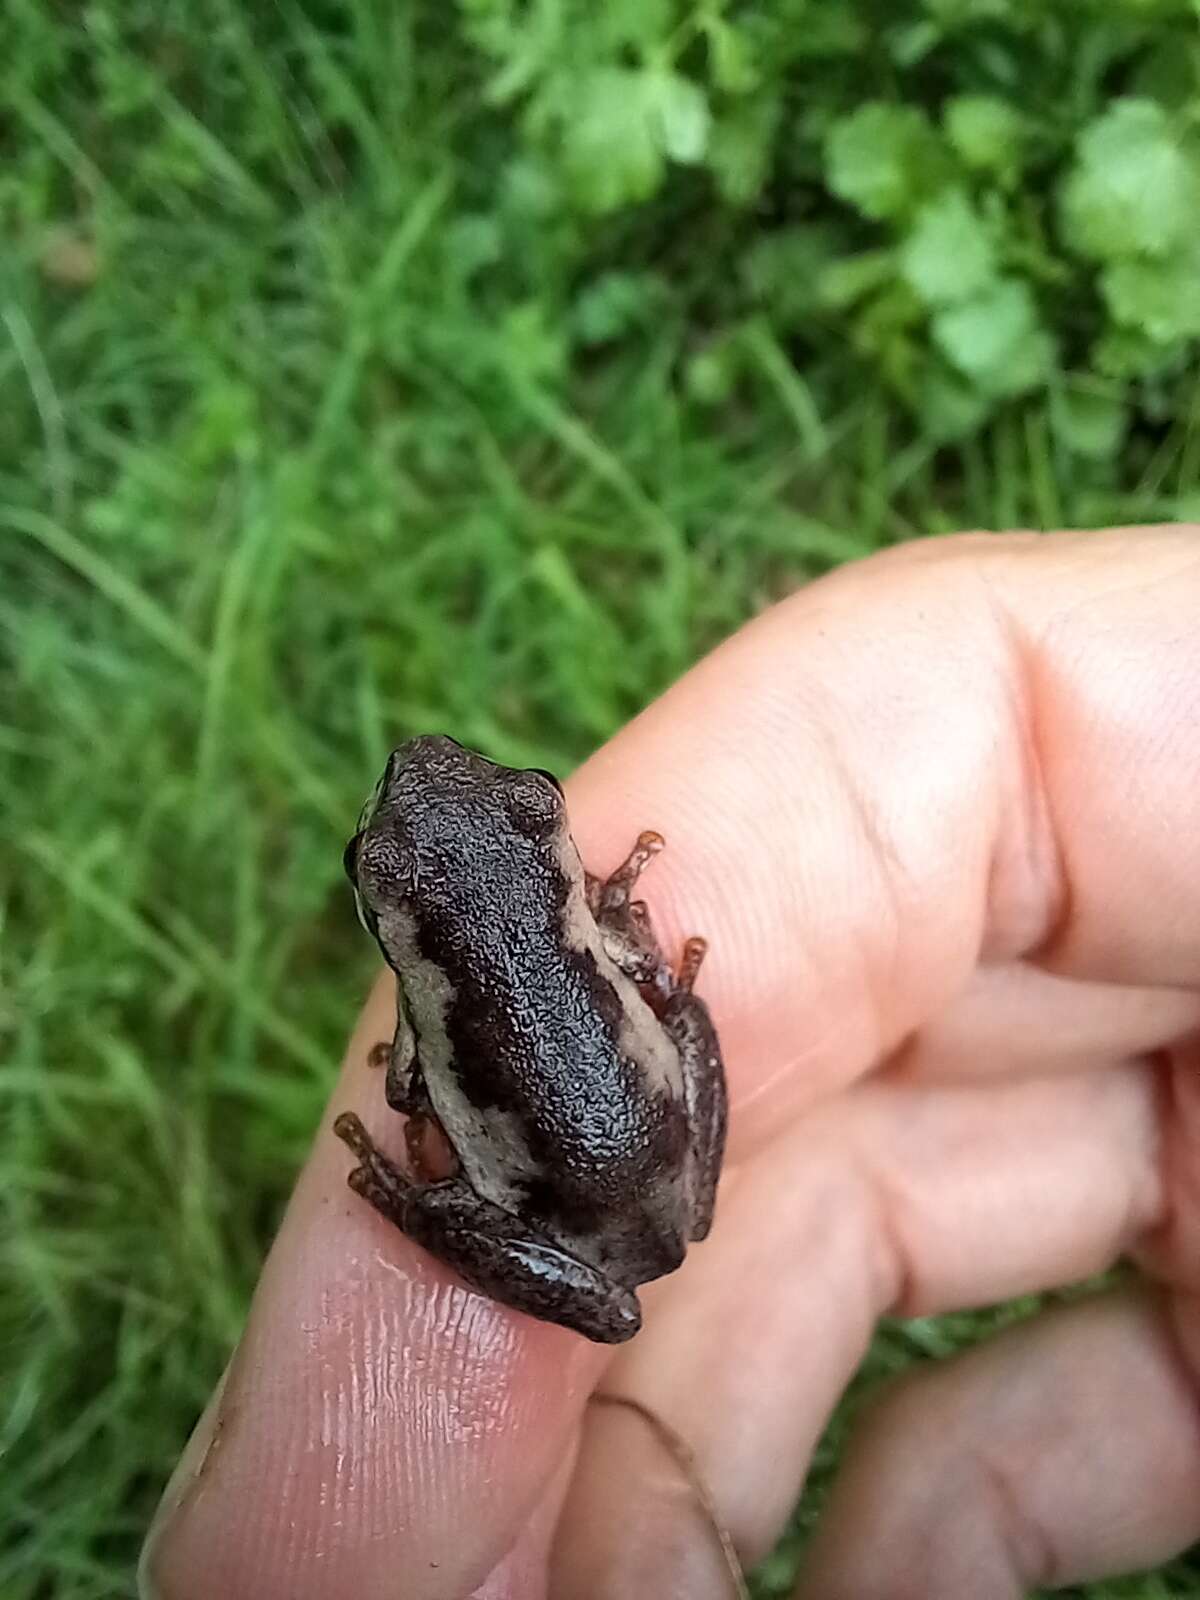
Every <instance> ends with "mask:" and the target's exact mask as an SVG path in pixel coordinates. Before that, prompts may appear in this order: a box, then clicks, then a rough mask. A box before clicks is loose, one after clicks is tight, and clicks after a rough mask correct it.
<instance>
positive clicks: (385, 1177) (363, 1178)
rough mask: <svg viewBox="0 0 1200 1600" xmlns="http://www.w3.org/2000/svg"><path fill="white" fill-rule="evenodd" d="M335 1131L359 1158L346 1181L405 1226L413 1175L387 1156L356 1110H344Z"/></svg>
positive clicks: (380, 1209) (334, 1128)
mask: <svg viewBox="0 0 1200 1600" xmlns="http://www.w3.org/2000/svg"><path fill="white" fill-rule="evenodd" d="M333 1131H334V1133H336V1134H337V1136H338V1138H339V1139H341V1140H342V1142H343V1144H348V1145H349V1146H350V1148H351V1150H353V1152H354V1154H355V1155H356V1156H357V1157H358V1166H356V1167H355V1168H354V1170H353V1172H351V1174H350V1176H349V1177H348V1178H347V1180H346V1181H347V1183H348V1184H349V1185H350V1187H351V1188H352V1189H353V1190H354V1192H355V1194H360V1195H362V1197H363V1199H364V1200H369V1201H370V1203H371V1204H372V1205H373V1206H374V1207H375V1209H376V1211H378V1212H380V1213H381V1214H382V1215H383V1216H385V1217H386V1218H387V1219H388V1221H389V1222H394V1223H395V1224H396V1226H397V1227H398V1228H400V1229H403V1227H404V1214H405V1204H406V1202H407V1200H408V1197H409V1195H410V1194H411V1193H412V1191H413V1182H412V1180H411V1178H409V1176H408V1174H407V1173H405V1172H402V1171H401V1170H400V1168H399V1167H398V1166H397V1165H396V1164H395V1162H394V1161H391V1160H389V1159H388V1157H387V1156H385V1155H384V1153H383V1151H382V1150H380V1148H379V1146H378V1145H377V1144H376V1143H375V1141H374V1140H373V1139H372V1138H371V1135H370V1134H369V1133H368V1132H367V1130H366V1129H365V1128H364V1127H363V1125H362V1123H361V1122H360V1121H359V1119H358V1118H357V1117H356V1116H355V1115H354V1112H353V1111H343V1112H342V1114H341V1116H339V1117H338V1118H337V1119H336V1121H335V1122H334V1124H333Z"/></svg>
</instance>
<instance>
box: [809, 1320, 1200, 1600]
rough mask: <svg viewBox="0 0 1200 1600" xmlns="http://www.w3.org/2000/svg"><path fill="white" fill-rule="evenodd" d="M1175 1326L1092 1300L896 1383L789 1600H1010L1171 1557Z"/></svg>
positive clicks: (1197, 1407) (1177, 1519)
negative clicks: (794, 1596)
mask: <svg viewBox="0 0 1200 1600" xmlns="http://www.w3.org/2000/svg"><path fill="white" fill-rule="evenodd" d="M1179 1314H1180V1308H1179V1306H1178V1305H1176V1306H1171V1305H1170V1304H1169V1303H1166V1302H1164V1301H1163V1300H1161V1299H1159V1298H1158V1297H1156V1296H1151V1295H1133V1294H1124V1295H1112V1296H1106V1297H1103V1298H1101V1299H1098V1300H1096V1301H1093V1302H1089V1303H1084V1304H1081V1305H1076V1306H1072V1307H1069V1308H1067V1309H1064V1310H1061V1311H1056V1312H1052V1313H1047V1314H1044V1315H1042V1316H1040V1317H1038V1318H1035V1319H1034V1320H1033V1321H1031V1322H1029V1323H1027V1324H1024V1325H1022V1326H1021V1327H1018V1328H1015V1329H1012V1330H1009V1331H1007V1332H1005V1333H1003V1334H1001V1335H999V1336H998V1337H997V1338H995V1339H994V1340H992V1341H991V1342H990V1343H989V1344H987V1345H983V1346H980V1347H979V1348H978V1349H976V1350H972V1351H969V1352H968V1353H967V1354H965V1355H963V1356H960V1357H958V1358H956V1359H955V1360H953V1361H949V1362H946V1363H944V1364H941V1365H939V1366H937V1367H933V1368H929V1369H925V1370H922V1371H920V1372H918V1373H917V1374H915V1375H914V1376H912V1377H909V1378H906V1379H904V1380H901V1382H900V1383H899V1384H897V1385H896V1386H894V1388H893V1389H892V1390H891V1391H890V1392H889V1393H888V1394H886V1396H885V1397H884V1398H883V1399H882V1401H880V1402H879V1403H878V1404H877V1406H876V1407H875V1409H874V1412H873V1414H871V1415H870V1416H869V1417H868V1419H867V1420H865V1421H864V1422H863V1423H862V1424H861V1426H860V1428H859V1430H858V1431H857V1434H856V1437H855V1438H854V1440H853V1441H852V1443H851V1446H850V1448H849V1451H848V1459H847V1461H846V1464H845V1466H844V1468H843V1471H842V1472H841V1474H840V1475H839V1477H838V1480H837V1482H836V1484H835V1486H834V1489H833V1491H832V1494H831V1496H830V1500H829V1504H828V1506H827V1508H826V1513H825V1516H824V1518H823V1520H822V1522H821V1525H820V1527H819V1528H818V1531H817V1534H816V1538H815V1540H814V1543H813V1545H812V1547H811V1549H810V1552H809V1558H808V1561H807V1563H806V1567H805V1571H804V1577H803V1581H802V1583H801V1586H800V1589H799V1591H798V1600H961V1597H962V1596H964V1595H970V1596H971V1600H1021V1597H1022V1596H1024V1595H1025V1594H1026V1593H1027V1592H1028V1591H1029V1590H1030V1589H1032V1588H1042V1587H1045V1588H1057V1587H1060V1586H1061V1585H1063V1584H1067V1583H1079V1582H1085V1581H1087V1580H1089V1579H1092V1578H1098V1577H1103V1576H1108V1575H1113V1574H1117V1573H1123V1572H1129V1571H1133V1570H1135V1569H1138V1568H1141V1567H1149V1566H1154V1565H1157V1564H1159V1563H1161V1562H1163V1561H1166V1560H1168V1559H1169V1558H1170V1557H1172V1556H1174V1555H1177V1554H1179V1553H1180V1552H1181V1551H1182V1550H1184V1549H1186V1548H1187V1547H1188V1545H1189V1544H1191V1543H1192V1541H1193V1540H1195V1539H1197V1538H1200V1421H1198V1418H1200V1404H1198V1402H1200V1372H1198V1371H1197V1369H1196V1368H1195V1366H1194V1365H1190V1364H1189V1362H1188V1361H1187V1360H1186V1359H1185V1357H1184V1354H1183V1347H1182V1345H1181V1343H1180V1341H1179V1340H1178V1338H1177V1337H1176V1335H1175V1331H1174V1325H1175V1320H1176V1316H1177V1315H1179ZM1187 1318H1188V1321H1189V1324H1190V1326H1191V1328H1192V1332H1193V1338H1194V1337H1195V1335H1196V1328H1197V1324H1196V1321H1195V1303H1194V1302H1193V1304H1192V1306H1191V1307H1190V1308H1189V1309H1188V1312H1187Z"/></svg>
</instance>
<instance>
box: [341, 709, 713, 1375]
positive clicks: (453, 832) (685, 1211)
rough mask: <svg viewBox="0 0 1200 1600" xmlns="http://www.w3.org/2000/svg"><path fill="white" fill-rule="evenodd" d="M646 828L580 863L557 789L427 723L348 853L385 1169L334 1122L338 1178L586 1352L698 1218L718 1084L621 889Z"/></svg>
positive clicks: (386, 779)
mask: <svg viewBox="0 0 1200 1600" xmlns="http://www.w3.org/2000/svg"><path fill="white" fill-rule="evenodd" d="M663 843H664V841H663V837H662V835H661V834H659V833H657V832H655V831H653V830H644V831H643V832H642V833H640V835H639V836H638V837H637V839H636V842H635V844H634V845H633V848H632V849H631V850H630V851H629V853H628V855H627V856H626V857H625V859H624V860H623V861H622V862H621V863H620V865H619V866H617V867H616V868H615V869H614V870H613V871H612V872H610V873H609V874H608V875H607V876H603V877H602V876H598V875H596V874H593V873H591V872H588V871H586V870H585V868H584V866H583V863H582V861H581V859H580V855H579V852H578V849H577V847H576V845H575V843H574V840H573V839H572V837H571V833H570V829H569V825H568V818H567V812H566V802H565V798H564V792H563V788H562V785H561V784H560V783H559V781H558V779H557V778H555V777H554V775H553V774H552V773H550V772H548V771H546V770H544V769H541V768H537V767H525V768H522V767H506V766H502V765H500V764H499V763H497V762H493V761H491V760H489V759H488V758H487V757H486V756H483V755H481V754H479V753H478V752H476V751H474V750H471V749H468V748H467V747H466V746H464V745H462V744H460V743H459V742H458V741H456V740H454V739H452V738H450V737H449V736H447V735H444V734H424V735H420V736H418V737H415V738H412V739H410V740H408V741H407V742H406V743H404V744H402V745H400V746H399V747H398V748H397V749H395V750H393V751H392V753H391V755H390V756H389V757H388V761H387V765H386V767H385V769H384V772H383V776H382V777H381V779H380V781H379V783H378V784H377V785H376V788H375V791H374V793H373V795H372V796H371V798H370V799H369V800H368V802H367V805H366V806H365V807H364V810H363V813H362V815H361V817H360V819H359V826H358V828H357V831H356V832H355V834H354V836H353V837H352V838H351V840H350V842H349V844H348V845H347V846H346V851H345V867H346V871H347V873H348V875H349V877H350V880H351V883H352V885H353V888H354V895H355V900H356V904H357V907H358V912H359V917H360V919H361V921H362V923H363V925H364V926H365V927H366V929H367V930H368V931H369V932H370V933H371V934H372V935H373V937H374V938H375V940H376V942H377V944H378V946H379V949H380V951H381V953H382V955H383V958H384V960H385V962H386V963H387V965H388V967H390V968H391V970H392V972H393V973H394V975H395V978H396V1021H395V1028H394V1033H393V1036H392V1037H391V1039H389V1040H385V1041H383V1042H382V1043H380V1044H379V1045H377V1046H375V1048H374V1050H373V1051H372V1052H371V1060H372V1061H373V1062H374V1064H375V1065H376V1066H377V1067H379V1068H381V1069H383V1070H384V1072H385V1078H384V1098H385V1100H386V1103H387V1105H388V1106H389V1107H390V1108H391V1109H392V1110H393V1111H396V1112H398V1113H401V1114H402V1115H403V1116H404V1117H405V1118H407V1122H406V1124H405V1129H404V1145H405V1151H406V1160H405V1162H404V1163H403V1164H401V1163H400V1162H398V1161H396V1160H394V1159H392V1157H391V1156H389V1155H388V1154H387V1153H385V1151H384V1150H382V1149H381V1148H380V1146H379V1145H378V1144H377V1143H376V1141H375V1140H374V1139H373V1138H372V1137H371V1135H370V1134H369V1133H368V1131H367V1129H366V1128H365V1126H364V1124H363V1122H362V1121H361V1119H360V1118H359V1117H358V1116H357V1114H356V1113H355V1112H353V1111H343V1112H342V1113H341V1114H340V1115H339V1116H338V1117H337V1118H336V1120H335V1122H334V1125H333V1126H334V1131H335V1133H336V1134H337V1136H338V1137H339V1138H340V1139H341V1140H342V1141H343V1142H344V1143H345V1144H346V1145H347V1146H349V1148H350V1150H351V1151H352V1152H353V1154H354V1156H355V1157H356V1158H357V1165H356V1166H355V1167H354V1168H353V1169H352V1170H351V1172H350V1173H349V1178H348V1181H349V1184H350V1187H351V1189H353V1190H354V1191H355V1192H356V1193H357V1194H358V1195H360V1196H361V1197H362V1198H363V1199H365V1200H366V1201H368V1202H369V1203H370V1205H371V1206H373V1207H374V1208H375V1209H376V1210H377V1211H378V1212H379V1213H380V1214H381V1215H382V1216H384V1217H386V1218H387V1219H388V1220H389V1221H391V1222H392V1223H394V1224H395V1225H396V1226H397V1227H398V1228H399V1229H400V1230H401V1231H402V1232H403V1233H404V1234H405V1235H406V1236H407V1237H408V1238H409V1239H411V1240H413V1241H414V1242H415V1243H417V1244H419V1245H420V1246H422V1247H423V1248H424V1249H425V1250H427V1251H429V1252H430V1254H432V1255H433V1256H434V1257H436V1258H437V1259H439V1260H440V1261H441V1262H443V1263H445V1264H446V1265H447V1266H449V1267H450V1268H452V1269H453V1270H454V1271H455V1272H456V1273H457V1274H458V1276H459V1277H460V1278H461V1279H462V1280H464V1282H465V1283H466V1284H468V1285H469V1286H470V1287H471V1288H473V1289H474V1290H476V1291H478V1292H479V1293H481V1294H483V1295H486V1296H488V1297H490V1298H491V1299H493V1300H495V1301H499V1302H501V1303H503V1304H505V1305H507V1306H510V1307H512V1308H514V1309H516V1310H518V1311H521V1312H525V1313H526V1314H528V1315H530V1316H532V1317H535V1318H537V1319H540V1320H541V1321H543V1322H550V1323H556V1324H559V1325H560V1326H563V1327H565V1328H569V1329H571V1330H573V1331H574V1332H576V1333H579V1334H582V1335H584V1336H585V1337H586V1338H588V1339H591V1340H593V1341H595V1342H597V1343H600V1344H619V1343H622V1342H624V1341H625V1340H627V1339H630V1338H632V1337H633V1335H634V1334H635V1333H637V1331H638V1329H639V1327H640V1326H641V1307H640V1304H639V1301H638V1297H637V1293H636V1290H637V1289H638V1287H639V1286H640V1285H642V1284H645V1283H649V1282H651V1281H652V1280H654V1279H657V1278H660V1277H663V1276H664V1275H666V1274H667V1273H670V1272H673V1271H674V1270H675V1269H676V1268H678V1267H679V1266H680V1265H681V1263H682V1262H683V1259H684V1256H685V1254H686V1250H687V1247H688V1245H689V1244H692V1243H697V1242H699V1241H700V1240H702V1239H704V1238H705V1237H706V1236H707V1234H708V1232H709V1229H710V1227H711V1225H712V1220H713V1213H714V1208H715V1202H716V1190H717V1180H718V1177H719V1174H720V1170H721V1163H722V1158H723V1154H724V1147H725V1137H726V1122H727V1094H726V1083H725V1074H724V1067H723V1063H722V1059H721V1051H720V1047H719V1043H718V1039H717V1033H716V1029H715V1027H714V1024H713V1021H712V1018H711V1015H710V1013H709V1011H708V1008H707V1006H706V1005H705V1003H704V1001H703V1000H702V999H701V998H700V996H699V995H697V994H696V992H695V988H694V985H695V981H696V977H697V974H698V972H699V970H700V965H701V961H702V959H703V957H704V954H705V951H706V948H707V945H706V941H705V940H704V939H702V938H699V937H693V938H690V939H687V940H686V941H684V943H683V946H682V950H681V954H680V957H679V959H678V961H677V962H676V963H675V964H674V965H672V963H671V962H670V961H669V960H668V959H667V957H666V956H665V954H664V953H663V950H662V948H661V946H660V945H659V943H658V941H657V939H656V937H655V934H654V932H653V928H652V926H651V922H650V918H649V915H648V912H647V908H646V904H645V902H644V901H643V900H640V899H635V898H634V895H633V891H634V888H635V885H636V884H637V882H638V879H639V877H640V875H641V873H642V871H643V869H644V868H645V867H646V866H647V864H648V863H649V862H650V860H651V859H652V858H653V857H654V856H656V855H657V854H658V853H659V851H660V850H661V849H662V848H663Z"/></svg>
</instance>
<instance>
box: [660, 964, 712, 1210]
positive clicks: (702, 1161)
mask: <svg viewBox="0 0 1200 1600" xmlns="http://www.w3.org/2000/svg"><path fill="white" fill-rule="evenodd" d="M703 944H704V941H703V940H690V939H689V940H688V943H687V944H686V945H685V946H684V956H683V961H682V963H681V965H680V973H679V982H678V984H677V986H676V988H675V990H674V992H673V993H672V994H671V995H670V996H669V997H668V999H667V1002H666V1005H665V1006H664V1008H663V1013H662V1025H663V1027H664V1028H665V1029H666V1031H667V1033H668V1034H669V1035H670V1037H671V1039H672V1040H673V1041H674V1044H675V1047H676V1049H677V1050H678V1051H679V1059H680V1061H681V1062H682V1064H683V1099H684V1108H685V1110H686V1112H687V1123H688V1143H689V1156H690V1160H689V1179H690V1188H691V1207H690V1210H691V1216H692V1234H691V1236H692V1238H693V1239H694V1240H695V1239H703V1238H704V1237H705V1236H706V1235H707V1233H708V1230H709V1228H710V1227H711V1226H712V1217H713V1207H714V1205H715V1203H716V1195H717V1178H718V1177H719V1176H720V1172H721V1158H722V1156H723V1155H724V1154H725V1125H726V1121H727V1118H728V1106H727V1099H726V1091H725V1073H724V1069H723V1068H722V1065H721V1052H720V1048H719V1046H718V1044H717V1031H716V1029H715V1028H714V1027H713V1023H712V1018H711V1017H710V1016H709V1014H708V1007H707V1006H706V1005H705V1004H704V1001H703V1000H701V998H700V996H699V995H696V994H693V993H692V991H691V980H692V979H693V978H694V977H695V975H696V968H697V967H698V966H699V965H700V958H701V956H703V954H704V949H703ZM696 945H699V946H700V949H699V950H698V951H697V950H696V949H695V946H696Z"/></svg>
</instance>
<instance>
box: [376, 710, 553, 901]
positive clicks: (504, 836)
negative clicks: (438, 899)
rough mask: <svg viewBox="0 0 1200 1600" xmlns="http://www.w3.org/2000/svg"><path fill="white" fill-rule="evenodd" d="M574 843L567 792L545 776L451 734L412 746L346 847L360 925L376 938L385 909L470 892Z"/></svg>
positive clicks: (401, 751)
mask: <svg viewBox="0 0 1200 1600" xmlns="http://www.w3.org/2000/svg"><path fill="white" fill-rule="evenodd" d="M565 834H566V814H565V806H564V802H563V793H562V786H561V785H560V784H559V782H558V780H557V778H555V777H554V775H553V774H552V773H550V772H545V771H543V770H542V769H541V768H538V767H527V768H513V767H504V766H501V765H499V763H497V762H495V761H489V760H488V759H487V757H486V756H481V755H478V754H476V752H475V751H474V750H468V749H467V748H466V747H465V746H464V745H461V744H459V743H458V741H457V740H456V739H451V738H449V737H448V736H447V735H445V734H423V735H422V736H421V737H419V738H416V739H410V740H408V742H407V743H406V744H402V745H400V746H399V748H398V749H396V750H393V751H392V753H391V755H390V756H389V757H388V763H387V766H386V767H385V769H384V772H383V776H382V777H381V778H380V780H379V782H378V784H376V786H375V790H374V792H373V793H372V795H371V797H370V799H369V800H368V801H367V803H366V805H365V806H364V807H363V811H362V815H361V816H360V818H359V824H358V831H357V832H356V833H355V835H354V837H353V838H352V839H351V840H350V842H349V844H348V845H347V846H346V852H345V857H344V861H345V866H346V872H347V874H348V876H349V878H350V881H351V882H352V883H353V884H354V888H355V895H356V899H357V901H358V908H359V916H360V918H361V919H362V921H363V923H364V925H365V926H366V927H367V928H368V930H369V931H370V932H372V933H376V932H377V921H378V912H379V911H380V910H381V909H383V907H384V906H385V905H388V904H392V905H394V904H395V903H396V902H397V901H400V900H411V899H413V898H415V897H416V896H418V895H422V896H426V895H428V894H430V893H436V892H437V890H438V887H439V886H440V885H442V884H445V883H447V882H450V883H453V882H459V883H467V884H470V883H471V882H472V881H478V880H479V878H480V876H481V874H488V873H489V869H494V867H495V864H496V862H497V860H498V859H502V858H507V859H509V860H512V859H513V858H514V856H515V855H525V854H527V853H528V852H529V851H530V849H533V850H545V849H546V848H547V847H555V846H557V845H558V843H559V841H560V840H561V839H562V838H563V837H564V836H565Z"/></svg>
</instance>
